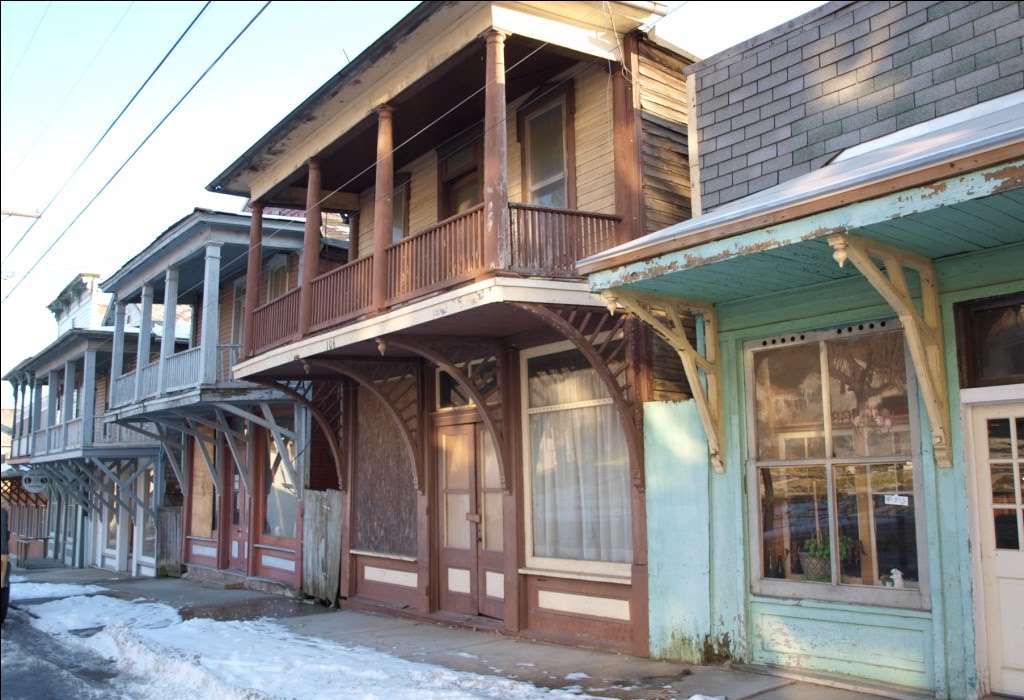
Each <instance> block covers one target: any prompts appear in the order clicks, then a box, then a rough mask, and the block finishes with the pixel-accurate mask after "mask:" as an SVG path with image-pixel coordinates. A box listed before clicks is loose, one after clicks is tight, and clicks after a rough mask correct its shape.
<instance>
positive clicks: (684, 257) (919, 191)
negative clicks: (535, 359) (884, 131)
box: [579, 93, 1024, 303]
mask: <svg viewBox="0 0 1024 700" xmlns="http://www.w3.org/2000/svg"><path fill="white" fill-rule="evenodd" d="M964 112H965V113H961V114H960V115H958V116H957V118H954V119H947V120H945V121H946V123H945V124H939V125H938V128H926V129H923V130H921V131H920V132H918V133H916V134H911V135H910V136H909V137H906V138H904V139H903V140H900V141H897V142H893V141H892V140H887V141H885V142H881V143H879V144H874V145H875V146H877V147H875V148H873V149H869V148H859V149H858V151H857V152H854V153H852V154H848V155H849V157H847V158H845V159H841V160H837V161H836V162H833V163H832V164H830V165H827V166H825V167H823V168H821V169H819V170H817V171H815V172H812V173H809V174H807V175H804V176H802V177H800V178H796V179H794V180H791V181H788V182H786V183H783V184H781V185H778V186H776V187H773V188H770V189H768V190H765V191H763V192H759V193H757V194H754V195H751V196H749V197H746V198H744V199H741V200H738V201H736V202H734V203H731V204H729V205H726V206H723V207H721V208H720V209H717V210H715V211H713V212H711V213H709V214H706V215H704V216H701V217H697V218H695V219H691V220H689V221H685V222H682V223H680V224H677V225H675V226H671V227H668V228H666V229H663V230H662V231H658V232H655V233H653V234H650V235H648V236H646V237H644V238H640V239H637V240H635V241H631V242H630V243H628V244H625V245H622V246H619V247H617V248H613V249H610V250H608V251H605V252H603V253H601V254H598V255H594V256H591V257H590V258H587V259H586V260H583V261H581V263H580V264H579V269H580V270H581V272H583V273H589V275H590V277H589V283H590V288H591V289H592V290H594V291H598V290H604V289H611V288H616V287H626V288H629V289H634V290H637V291H645V292H651V293H656V294H665V295H671V296H680V297H687V298H690V299H696V300H701V301H706V302H711V303H723V302H729V301H734V300H737V299H742V298H749V297H756V296H762V295H766V294H770V293H773V292H778V291H782V290H786V289H793V288H799V287H804V286H811V285H814V284H817V283H821V282H828V281H832V280H836V279H840V278H844V277H850V276H854V275H856V274H858V273H857V272H856V270H854V269H853V266H846V267H843V268H841V267H840V266H839V265H837V264H835V262H834V261H833V259H832V252H833V251H832V249H831V247H830V245H829V244H828V242H827V239H828V237H829V236H830V235H832V234H836V233H855V234H857V235H859V236H862V237H864V238H868V239H872V240H875V241H878V242H880V243H885V244H888V245H891V246H896V247H898V248H901V249H903V250H906V251H908V252H912V253H916V254H919V255H922V256H924V257H926V258H929V259H939V258H946V257H950V256H953V255H958V254H963V253H969V252H973V251H979V250H984V249H989V248H996V247H1000V246H1004V245H1013V246H1014V250H1015V251H1017V254H1019V255H1020V256H1021V259H1022V265H1024V189H1022V187H1024V93H1015V94H1014V95H1009V96H1007V97H1006V98H1003V99H1001V100H994V101H992V102H991V103H989V104H988V105H986V106H984V107H979V108H977V109H974V110H965V111H964ZM932 126H936V125H934V124H933V125H932Z"/></svg>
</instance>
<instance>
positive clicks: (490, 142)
mask: <svg viewBox="0 0 1024 700" xmlns="http://www.w3.org/2000/svg"><path fill="white" fill-rule="evenodd" d="M486 40H487V62H486V71H485V76H484V79H485V80H486V87H485V93H484V99H485V102H484V192H483V194H484V259H485V260H486V261H487V264H488V265H489V266H490V267H491V269H494V270H503V269H506V268H507V267H508V266H509V265H510V263H511V252H510V250H509V243H510V240H509V225H508V137H507V135H506V129H505V35H504V34H503V33H501V32H499V31H498V30H496V29H492V30H490V31H489V32H487V35H486Z"/></svg>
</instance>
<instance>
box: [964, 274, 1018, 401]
mask: <svg viewBox="0 0 1024 700" xmlns="http://www.w3.org/2000/svg"><path fill="white" fill-rule="evenodd" d="M955 309H956V316H957V325H958V333H957V340H958V344H959V346H960V347H959V351H960V355H961V358H962V359H961V363H960V368H961V378H960V379H961V384H962V385H963V386H965V387H979V386H997V385H1000V384H1019V383H1021V382H1024V293H1018V294H1011V295H1009V296H1001V297H992V298H989V299H981V300H978V301H971V302H965V303H963V304H957V305H956V307H955Z"/></svg>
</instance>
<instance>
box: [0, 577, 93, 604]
mask: <svg viewBox="0 0 1024 700" xmlns="http://www.w3.org/2000/svg"><path fill="white" fill-rule="evenodd" d="M18 579H20V580H18ZM11 584H12V585H11V600H37V599H39V598H68V597H70V596H76V595H90V594H92V593H100V592H102V591H105V590H106V589H105V588H100V587H99V586H79V585H76V584H73V583H28V582H26V581H25V579H24V578H21V577H20V576H12V577H11Z"/></svg>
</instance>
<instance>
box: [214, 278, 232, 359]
mask: <svg viewBox="0 0 1024 700" xmlns="http://www.w3.org/2000/svg"><path fill="white" fill-rule="evenodd" d="M219 303H220V313H219V314H218V316H217V326H218V328H217V342H218V343H220V344H221V345H226V344H228V343H230V342H231V323H232V320H233V318H234V311H235V308H234V304H235V282H234V280H231V281H228V282H224V283H223V284H221V286H220V301H219Z"/></svg>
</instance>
